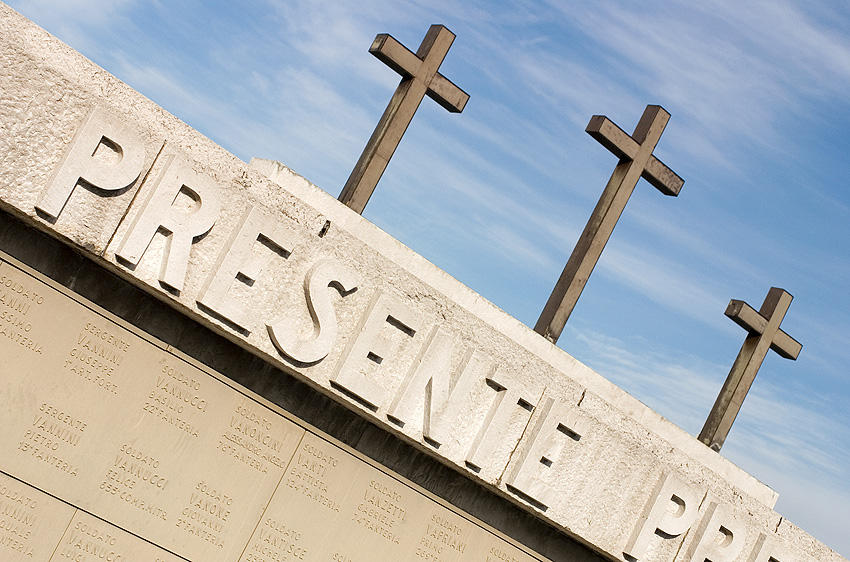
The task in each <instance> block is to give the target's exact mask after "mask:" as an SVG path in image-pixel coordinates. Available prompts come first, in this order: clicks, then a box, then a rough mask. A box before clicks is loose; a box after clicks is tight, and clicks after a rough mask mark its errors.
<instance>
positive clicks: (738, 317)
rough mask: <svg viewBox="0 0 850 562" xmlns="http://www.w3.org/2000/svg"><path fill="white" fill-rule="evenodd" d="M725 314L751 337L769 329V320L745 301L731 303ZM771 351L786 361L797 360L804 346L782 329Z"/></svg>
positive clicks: (771, 345)
mask: <svg viewBox="0 0 850 562" xmlns="http://www.w3.org/2000/svg"><path fill="white" fill-rule="evenodd" d="M725 314H726V316H728V317H729V318H730V319H731V320H732V321H733V322H735V324H737V325H738V326H740V327H742V328H743V329H745V330H746V331H747V332H749V333H750V335H753V336H756V335H761V334H763V333H764V330H765V328H767V322H768V321H767V319H766V318H765V317H764V316H762V315H761V314H760V313H759V312H758V311H757V310H755V309H754V308H753V307H751V306H750V305H748V304H747V303H745V302H744V301H739V300H734V299H733V300H731V301H729V306H727V307H726V312H725ZM770 349H772V350H773V351H775V352H776V353H778V354H779V355H780V357H782V358H784V359H791V360H796V359H797V357H799V355H800V352H801V351H802V350H803V345H802V344H801V343H800V342H798V341H797V340H795V339H794V338H792V337H791V336H789V335H788V334H787V333H785V331H784V330H781V329H780V330H778V331H777V332H776V335H775V336H774V338H773V341H772V342H771V344H770Z"/></svg>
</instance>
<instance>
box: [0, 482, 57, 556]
mask: <svg viewBox="0 0 850 562" xmlns="http://www.w3.org/2000/svg"><path fill="white" fill-rule="evenodd" d="M73 515H74V508H73V507H71V506H70V505H68V504H66V503H64V502H61V501H59V500H57V499H56V498H53V497H51V496H48V495H47V494H45V493H44V492H42V491H40V490H36V489H35V488H33V487H32V486H28V485H27V484H24V483H23V482H21V481H19V480H16V479H15V478H12V477H10V476H7V475H6V474H3V473H0V560H3V561H4V562H24V561H27V562H47V561H48V560H49V559H50V556H51V555H52V554H53V551H54V549H55V548H56V545H58V544H59V540H60V538H61V537H62V533H63V532H64V531H65V529H66V528H67V527H68V523H69V522H70V521H71V517H73Z"/></svg>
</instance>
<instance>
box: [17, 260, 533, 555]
mask: <svg viewBox="0 0 850 562" xmlns="http://www.w3.org/2000/svg"><path fill="white" fill-rule="evenodd" d="M0 353H2V357H3V362H2V365H0V394H2V396H0V403H2V405H3V407H2V408H0V422H2V424H3V427H4V428H5V431H3V432H2V433H0V450H2V451H3V455H2V456H0V471H2V473H0V559H2V560H11V561H13V562H17V561H18V560H21V561H23V560H29V561H33V562H48V561H63V562H67V561H69V560H70V561H72V562H88V561H94V560H106V561H107V562H131V561H134V560H139V561H140V562H141V561H154V562H173V561H177V560H189V561H197V562H214V561H221V562H285V561H290V560H291V561H311V560H323V561H332V562H367V561H368V562H379V561H384V560H386V561H398V560H422V561H433V562H449V561H460V560H476V561H480V562H497V561H506V560H507V561H511V562H513V561H516V562H520V561H533V560H538V561H540V560H545V559H544V558H542V557H540V556H539V555H538V554H536V553H533V552H531V551H529V550H527V549H525V548H524V547H521V546H520V545H518V544H516V543H514V542H513V541H511V540H510V539H508V538H506V537H504V536H502V535H501V534H499V533H498V532H496V531H495V530H493V529H490V528H489V527H487V526H486V525H484V524H483V523H481V522H478V521H476V520H474V519H473V518H471V517H470V516H468V515H466V514H464V513H462V512H460V511H458V510H457V509H455V508H453V507H451V506H449V505H448V504H446V503H445V502H443V501H441V500H439V499H437V498H435V497H434V496H432V495H430V494H429V493H428V492H426V491H424V490H422V489H420V488H418V487H417V486H416V485H414V484H412V483H410V482H407V481H405V480H404V479H402V478H401V477H399V476H397V475H394V474H392V473H390V472H389V471H388V470H387V469H386V468H383V467H381V466H379V465H377V464H376V463H374V462H372V461H370V460H367V459H365V458H364V457H362V456H361V455H359V454H358V453H356V452H354V451H352V450H350V449H349V448H347V447H346V446H344V445H342V444H339V443H337V442H335V441H334V440H333V439H332V438H330V437H328V436H326V435H323V434H321V433H320V432H318V431H317V430H315V429H314V428H311V427H309V426H308V425H306V424H305V423H303V422H301V421H300V420H297V419H293V418H292V417H291V416H290V415H289V414H287V413H285V412H283V411H282V410H281V409H280V408H277V407H276V406H274V405H272V404H271V403H269V402H267V401H265V400H263V399H262V398H260V397H258V396H256V395H254V394H252V393H251V392H249V391H247V390H245V389H243V388H241V387H238V386H237V385H236V384H235V383H233V382H232V381H229V380H228V379H226V378H225V377H223V376H221V375H219V374H217V373H215V372H213V371H211V370H210V369H208V368H206V367H205V366H203V365H200V364H198V363H196V362H194V361H193V360H191V359H189V358H187V357H186V356H183V355H182V354H181V353H180V352H179V351H177V350H174V349H173V348H171V347H170V346H167V345H165V344H163V343H162V342H160V341H158V340H156V339H154V338H152V337H151V336H149V335H147V334H144V333H142V332H141V331H139V330H138V329H136V328H134V327H132V326H130V325H129V324H127V323H125V322H123V321H121V320H118V319H117V318H115V317H113V316H111V315H110V314H109V313H108V312H105V311H103V310H100V309H99V308H98V307H96V306H95V305H93V304H91V303H89V302H87V301H86V300H85V299H83V298H82V297H80V296H78V295H75V294H74V293H72V292H70V291H68V290H67V289H65V288H64V287H61V286H57V284H55V283H53V282H51V281H49V280H46V279H44V278H43V277H42V276H40V275H39V274H37V273H34V272H32V271H31V270H29V269H28V268H27V267H26V266H24V265H22V264H20V263H18V262H17V261H15V260H13V259H11V258H9V257H7V256H5V255H3V254H0Z"/></svg>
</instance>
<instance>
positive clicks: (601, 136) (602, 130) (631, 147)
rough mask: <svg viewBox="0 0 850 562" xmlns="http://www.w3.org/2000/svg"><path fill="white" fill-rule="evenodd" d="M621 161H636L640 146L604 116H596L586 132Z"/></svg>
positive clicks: (592, 118) (591, 120) (591, 119)
mask: <svg viewBox="0 0 850 562" xmlns="http://www.w3.org/2000/svg"><path fill="white" fill-rule="evenodd" d="M584 131H585V132H586V133H587V134H589V135H590V136H591V137H593V138H594V139H596V140H597V142H599V144H601V145H602V146H604V147H605V148H607V149H608V150H610V151H611V152H613V153H614V156H616V157H617V158H619V159H620V160H634V159H635V156H637V152H638V150H639V149H640V145H639V144H638V143H637V142H635V140H634V139H633V138H632V137H631V136H629V134H628V133H627V132H626V131H624V130H623V129H621V128H620V127H618V126H617V125H616V124H614V122H613V121H611V120H610V119H608V118H607V117H605V116H604V115H594V116H593V117H591V118H590V123H588V124H587V128H586V129H585V130H584Z"/></svg>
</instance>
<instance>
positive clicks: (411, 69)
mask: <svg viewBox="0 0 850 562" xmlns="http://www.w3.org/2000/svg"><path fill="white" fill-rule="evenodd" d="M454 38H455V35H454V33H452V32H451V31H449V30H448V29H446V28H445V27H443V26H442V25H432V26H431V28H430V29H429V30H428V33H427V34H426V35H425V39H423V40H422V44H421V45H419V50H418V51H416V54H413V53H411V52H410V51H409V50H408V49H407V47H405V46H404V45H402V44H401V43H399V42H398V41H396V40H395V39H393V38H392V37H391V36H390V35H387V34H385V33H382V34H380V35H378V36H377V37H375V41H373V42H372V46H371V47H370V48H369V52H370V53H372V54H373V55H375V56H376V57H378V58H379V59H380V60H382V61H383V62H384V63H385V64H386V65H387V66H389V67H390V68H392V69H393V70H395V71H396V72H398V73H399V74H401V76H402V78H401V83H400V84H399V85H398V88H397V89H396V91H395V94H393V97H392V99H391V100H390V103H389V105H388V106H387V109H386V110H385V111H384V114H383V115H382V116H381V120H380V121H378V126H377V127H375V132H373V133H372V138H370V139H369V142H368V143H367V144H366V148H365V149H363V154H361V155H360V160H358V161H357V165H356V166H355V167H354V170H353V171H352V172H351V176H350V177H349V178H348V181H347V182H346V183H345V187H343V188H342V193H340V194H339V200H340V201H342V202H343V203H345V204H346V205H348V206H349V207H351V208H352V209H353V210H355V211H357V212H358V213H360V214H363V209H364V208H365V207H366V203H367V202H368V201H369V197H371V196H372V192H373V191H374V190H375V186H377V185H378V180H380V179H381V175H382V174H383V173H384V170H385V169H386V167H387V163H388V162H389V161H390V158H392V156H393V153H394V152H395V149H396V147H397V146H398V143H399V142H400V141H401V137H402V136H403V135H404V132H405V131H406V130H407V126H408V125H410V121H411V120H412V119H413V114H414V113H416V110H417V109H418V108H419V104H420V103H421V102H422V98H424V97H425V95H426V94H427V95H428V96H429V97H430V98H431V99H433V100H434V101H436V102H437V103H439V104H440V105H442V106H443V107H444V108H446V109H447V110H449V111H451V112H452V113H460V112H461V111H463V108H464V107H465V106H466V102H467V101H468V100H469V95H468V94H467V93H466V92H464V91H463V90H461V89H460V88H458V87H457V86H455V85H454V84H453V83H452V82H451V81H450V80H448V79H447V78H446V77H444V76H443V75H442V74H440V73H439V72H438V71H439V69H440V65H441V64H442V62H443V59H444V58H445V57H446V53H448V52H449V47H451V46H452V42H453V41H454Z"/></svg>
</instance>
